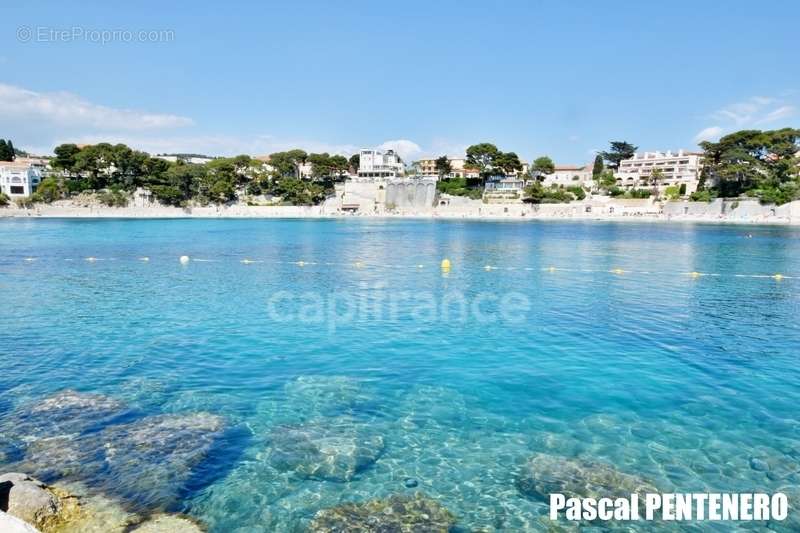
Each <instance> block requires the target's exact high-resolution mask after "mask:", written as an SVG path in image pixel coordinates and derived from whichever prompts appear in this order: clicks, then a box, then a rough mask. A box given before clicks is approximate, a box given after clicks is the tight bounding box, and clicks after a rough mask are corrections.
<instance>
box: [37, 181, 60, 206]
mask: <svg viewBox="0 0 800 533" xmlns="http://www.w3.org/2000/svg"><path fill="white" fill-rule="evenodd" d="M36 196H37V197H38V198H39V199H41V200H42V201H43V202H46V203H48V204H49V203H51V202H55V201H56V200H58V199H60V198H61V184H60V183H59V182H58V180H56V179H55V178H54V177H47V178H45V179H43V180H42V182H41V183H40V184H39V186H38V187H37V188H36Z"/></svg>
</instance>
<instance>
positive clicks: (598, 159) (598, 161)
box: [592, 154, 605, 181]
mask: <svg viewBox="0 0 800 533" xmlns="http://www.w3.org/2000/svg"><path fill="white" fill-rule="evenodd" d="M604 168H605V167H604V166H603V156H602V155H600V154H597V155H596V156H594V166H593V167H592V179H594V180H595V181H596V180H597V178H598V177H599V176H600V174H602V173H603V169H604Z"/></svg>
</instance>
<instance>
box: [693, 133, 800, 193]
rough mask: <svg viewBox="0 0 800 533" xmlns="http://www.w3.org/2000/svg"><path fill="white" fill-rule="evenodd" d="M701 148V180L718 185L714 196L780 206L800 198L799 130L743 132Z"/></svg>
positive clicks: (706, 144) (705, 143)
mask: <svg viewBox="0 0 800 533" xmlns="http://www.w3.org/2000/svg"><path fill="white" fill-rule="evenodd" d="M700 146H701V147H702V148H703V151H704V168H703V175H702V177H701V181H703V182H704V183H707V182H712V183H714V184H715V185H714V187H713V188H712V189H713V190H712V193H711V194H712V195H713V194H716V195H718V196H722V197H734V196H739V195H741V194H745V193H746V194H748V195H750V196H755V197H757V198H760V199H761V200H762V202H770V203H772V202H774V203H778V204H781V203H785V202H789V201H792V200H794V199H796V198H798V197H800V178H798V170H800V166H799V165H800V159H798V156H797V153H798V151H800V129H793V128H783V129H780V130H769V131H760V130H742V131H737V132H734V133H731V134H729V135H726V136H724V137H722V138H721V139H720V140H719V141H717V142H708V141H706V142H702V143H700ZM698 192H699V191H698Z"/></svg>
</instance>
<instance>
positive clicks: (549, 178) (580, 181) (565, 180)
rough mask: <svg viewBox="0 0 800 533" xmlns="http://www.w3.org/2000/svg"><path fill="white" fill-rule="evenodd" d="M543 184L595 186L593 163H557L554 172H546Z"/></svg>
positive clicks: (588, 187) (587, 187)
mask: <svg viewBox="0 0 800 533" xmlns="http://www.w3.org/2000/svg"><path fill="white" fill-rule="evenodd" d="M542 184H543V185H544V186H545V187H549V186H551V185H558V186H564V187H574V186H576V185H578V186H580V187H583V188H585V189H592V187H594V180H593V178H592V165H591V164H589V165H556V166H555V171H554V172H553V173H552V174H545V175H544V180H542Z"/></svg>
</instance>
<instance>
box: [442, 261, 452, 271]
mask: <svg viewBox="0 0 800 533" xmlns="http://www.w3.org/2000/svg"><path fill="white" fill-rule="evenodd" d="M442 270H450V260H449V259H442Z"/></svg>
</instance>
